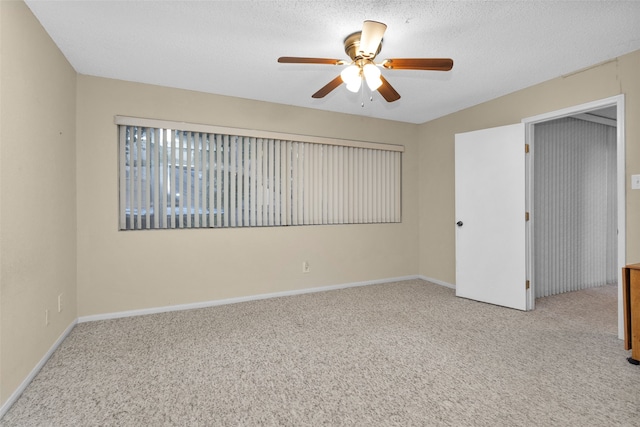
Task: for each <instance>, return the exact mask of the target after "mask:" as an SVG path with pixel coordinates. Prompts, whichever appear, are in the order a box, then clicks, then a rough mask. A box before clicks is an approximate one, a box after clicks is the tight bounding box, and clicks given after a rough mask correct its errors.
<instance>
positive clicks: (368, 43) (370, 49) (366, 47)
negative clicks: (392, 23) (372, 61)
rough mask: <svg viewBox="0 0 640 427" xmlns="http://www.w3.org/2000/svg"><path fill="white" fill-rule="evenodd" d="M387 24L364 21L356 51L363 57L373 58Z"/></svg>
mask: <svg viewBox="0 0 640 427" xmlns="http://www.w3.org/2000/svg"><path fill="white" fill-rule="evenodd" d="M386 29H387V25H386V24H383V23H382V22H377V21H364V23H363V24H362V33H361V34H360V47H359V48H358V53H359V54H360V55H361V56H364V57H365V58H373V57H374V56H376V54H377V53H378V47H379V46H380V42H381V41H382V36H384V32H385V31H386Z"/></svg>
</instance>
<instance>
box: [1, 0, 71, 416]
mask: <svg viewBox="0 0 640 427" xmlns="http://www.w3.org/2000/svg"><path fill="white" fill-rule="evenodd" d="M0 7H1V9H0V56H1V57H2V62H1V64H0V93H1V97H0V123H1V125H0V378H1V380H0V381H1V383H0V405H1V404H3V403H4V402H5V401H6V400H7V398H8V397H9V396H10V395H11V394H12V393H13V392H14V391H15V389H16V388H17V387H18V386H19V384H20V383H21V382H22V381H23V380H24V379H25V378H26V376H27V375H28V374H29V372H30V371H31V370H32V369H33V368H34V367H35V366H36V364H37V363H38V361H39V360H40V359H41V358H42V357H43V356H44V355H45V354H46V352H47V351H48V350H49V349H50V348H51V346H52V345H53V344H54V342H55V341H56V340H57V339H58V337H59V336H60V335H61V334H62V333H63V332H64V330H65V329H66V328H67V327H68V326H69V325H71V324H72V322H73V321H74V320H75V319H76V317H77V311H76V228H75V224H76V198H75V182H76V181H75V173H76V171H75V96H76V73H75V71H74V70H73V68H71V66H70V65H69V63H68V62H67V61H66V60H65V58H64V57H63V56H62V55H61V53H60V52H59V50H58V49H57V48H56V46H55V45H54V44H53V42H52V41H51V40H50V39H49V37H48V35H47V34H46V33H45V31H44V30H43V29H42V27H41V26H40V24H39V23H38V21H37V20H36V19H35V18H34V16H33V15H32V14H31V12H30V11H29V9H28V8H27V7H26V6H25V5H24V3H22V2H5V1H3V2H1V6H0ZM59 294H62V295H63V310H62V312H61V313H58V310H57V297H58V295H59ZM47 309H48V310H49V312H50V315H49V318H50V324H49V325H48V326H47V325H45V310H47Z"/></svg>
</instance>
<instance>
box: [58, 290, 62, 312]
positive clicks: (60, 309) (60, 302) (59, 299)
mask: <svg viewBox="0 0 640 427" xmlns="http://www.w3.org/2000/svg"><path fill="white" fill-rule="evenodd" d="M61 311H62V294H60V295H58V313H60V312H61Z"/></svg>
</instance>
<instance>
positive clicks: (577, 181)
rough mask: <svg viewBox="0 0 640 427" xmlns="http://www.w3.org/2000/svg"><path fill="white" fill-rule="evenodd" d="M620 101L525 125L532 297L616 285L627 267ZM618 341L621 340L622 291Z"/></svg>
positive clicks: (577, 109)
mask: <svg viewBox="0 0 640 427" xmlns="http://www.w3.org/2000/svg"><path fill="white" fill-rule="evenodd" d="M623 101H624V99H623V97H622V96H618V97H614V98H609V99H606V100H602V101H597V102H594V103H589V104H585V105H581V106H578V107H575V108H570V109H566V110H562V111H558V112H554V113H550V114H547V115H544V116H537V117H534V118H531V119H526V120H523V122H525V125H526V128H527V138H528V143H529V145H530V153H531V155H530V156H529V161H528V165H527V166H528V174H527V175H528V197H527V199H528V203H529V211H530V212H531V214H532V223H531V224H530V229H529V233H530V235H529V239H528V241H529V276H530V277H531V283H532V293H533V295H532V296H533V297H534V298H531V301H532V307H531V308H533V306H534V305H535V302H533V301H534V300H535V298H541V297H548V296H552V295H558V294H562V293H565V292H572V291H580V290H586V289H591V288H598V287H602V286H617V285H618V284H619V283H620V281H621V278H620V274H621V273H620V272H621V268H622V266H624V265H625V261H624V260H625V254H624V247H625V246H624V236H625V234H624V217H625V215H624V214H625V212H624V209H625V179H624V176H625V174H624V105H623ZM617 291H618V292H617V294H618V316H617V317H618V335H619V336H620V337H622V332H623V326H622V310H621V307H622V301H621V288H620V286H617Z"/></svg>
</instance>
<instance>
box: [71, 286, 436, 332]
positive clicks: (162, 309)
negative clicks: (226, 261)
mask: <svg viewBox="0 0 640 427" xmlns="http://www.w3.org/2000/svg"><path fill="white" fill-rule="evenodd" d="M419 278H421V277H420V276H403V277H392V278H388V279H379V280H368V281H364V282H353V283H344V284H340V285H331V286H321V287H317V288H307V289H296V290H291V291H282V292H272V293H268V294H258V295H249V296H246V297H237V298H226V299H221V300H213V301H203V302H195V303H190V304H178V305H169V306H164V307H153V308H145V309H140V310H129V311H119V312H116V313H105V314H94V315H91V316H81V317H78V323H84V322H94V321H97V320H111V319H119V318H122V317H133V316H143V315H146V314H157V313H167V312H170V311H181V310H192V309H195V308H206V307H215V306H218V305H226V304H236V303H239V302H247V301H257V300H262V299H268V298H278V297H287V296H293V295H302V294H309V293H313V292H324V291H332V290H336V289H346V288H354V287H357V286H367V285H377V284H382V283H390V282H400V281H403V280H412V279H419ZM425 280H426V279H425Z"/></svg>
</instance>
